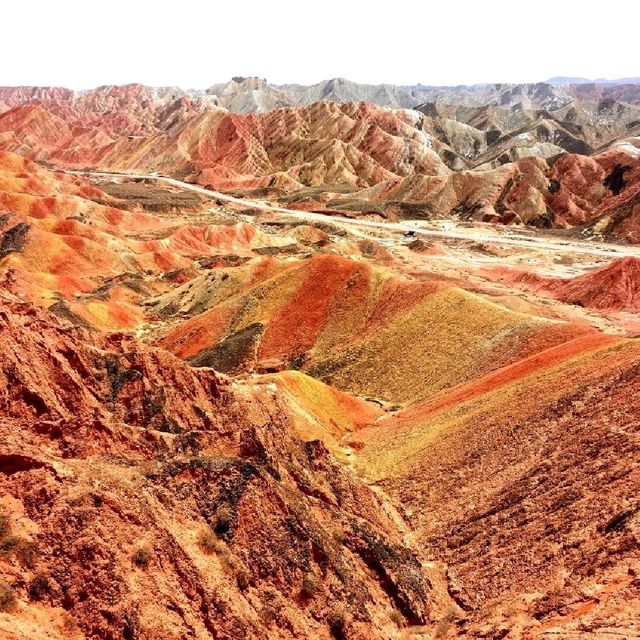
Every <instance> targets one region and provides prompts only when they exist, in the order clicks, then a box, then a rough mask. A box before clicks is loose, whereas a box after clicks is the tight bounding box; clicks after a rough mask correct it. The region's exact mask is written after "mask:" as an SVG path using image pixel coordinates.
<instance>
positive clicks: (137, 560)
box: [131, 545, 153, 567]
mask: <svg viewBox="0 0 640 640" xmlns="http://www.w3.org/2000/svg"><path fill="white" fill-rule="evenodd" d="M152 555H153V554H152V552H151V549H150V548H149V547H148V546H147V545H142V546H141V547H138V548H137V549H136V550H135V551H134V552H133V555H132V556H131V559H132V560H133V564H135V565H136V567H147V566H149V563H150V562H151V556H152Z"/></svg>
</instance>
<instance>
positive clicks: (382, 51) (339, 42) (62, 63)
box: [0, 0, 640, 90]
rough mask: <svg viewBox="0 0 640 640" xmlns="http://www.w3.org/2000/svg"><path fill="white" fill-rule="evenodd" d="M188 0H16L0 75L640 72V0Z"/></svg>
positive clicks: (198, 82)
mask: <svg viewBox="0 0 640 640" xmlns="http://www.w3.org/2000/svg"><path fill="white" fill-rule="evenodd" d="M360 6H362V9H360V8H359V7H360ZM179 8H180V10H179V11H178V10H176V9H175V6H174V7H173V8H172V10H171V11H167V10H166V9H165V8H164V7H163V6H162V5H159V4H157V3H152V2H150V1H148V0H141V1H138V2H135V3H133V2H125V1H124V0H113V1H112V2H110V3H109V5H108V7H105V6H104V5H88V4H87V3H83V2H79V1H78V0H61V1H60V2H56V3H49V2H44V1H43V0H36V2H34V3H30V4H29V5H27V4H26V3H24V4H22V5H18V4H12V5H10V6H9V7H7V8H5V15H7V14H8V18H9V19H8V21H7V23H8V24H10V25H13V26H15V28H12V29H8V30H7V33H5V40H4V42H5V44H6V45H7V49H8V50H9V51H11V53H12V58H13V60H14V62H13V63H12V64H11V65H5V67H4V69H3V73H2V74H0V84H1V85H5V86H23V85H32V86H58V87H68V88H70V89H74V90H87V89H92V88H94V87H96V86H101V85H112V84H129V83H141V84H146V85H149V86H178V87H181V88H183V89H205V88H207V87H208V86H210V85H212V84H215V83H220V82H226V81H228V80H229V79H231V77H232V76H258V77H263V78H266V79H267V80H268V81H269V82H270V83H273V84H278V85H280V84H305V85H310V84H316V83H318V82H321V81H322V80H326V79H330V78H347V79H349V80H351V81H354V82H358V83H366V84H382V83H385V84H394V85H415V84H418V83H421V84H423V85H432V86H457V85H473V84H493V83H518V82H542V81H545V80H547V79H549V78H553V77H556V76H560V75H563V76H571V77H580V78H611V79H615V78H624V77H634V76H638V75H640V72H639V71H638V69H637V65H636V62H635V61H636V60H637V58H636V56H635V38H634V33H633V31H634V27H635V24H636V23H637V19H638V18H640V5H638V4H637V3H634V4H632V3H629V5H628V6H627V7H626V12H625V11H624V10H623V11H620V12H616V13H615V15H612V14H613V13H614V12H611V13H610V14H604V15H601V14H598V15H596V14H591V13H590V12H588V11H586V10H585V9H584V6H583V5H581V4H580V5H579V4H578V3H573V2H567V3H559V2H557V1H555V0H554V1H551V0H540V1H539V2H537V3H536V5H535V11H531V10H529V9H528V8H522V7H516V6H514V5H513V3H510V2H507V1H506V0H487V2H485V3H482V5H480V4H479V3H471V2H458V3H456V5H455V6H453V5H450V6H430V5H428V4H424V5H417V6H416V5H415V3H412V2H409V1H407V0H399V1H398V2H396V3H394V5H393V7H391V8H385V9H384V10H380V9H378V8H376V7H372V6H371V5H367V4H364V3H344V2H342V3H341V2H338V1H337V0H327V1H326V2H325V3H323V4H322V6H321V7H316V8H311V9H309V8H307V9H302V8H301V5H300V4H299V3H296V2H292V1H290V0H279V1H276V2H271V3H268V4H267V3H259V2H256V1H249V2H245V3H243V5H242V7H241V8H240V9H236V8H235V6H233V5H221V6H216V5H213V6H211V5H207V4H204V3H201V2H196V1H194V0H185V1H184V2H182V3H181V4H180V5H179ZM25 34H28V35H27V36H25ZM554 40H555V42H554Z"/></svg>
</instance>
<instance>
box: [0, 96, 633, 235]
mask: <svg viewBox="0 0 640 640" xmlns="http://www.w3.org/2000/svg"><path fill="white" fill-rule="evenodd" d="M143 89H145V88H141V87H137V86H135V85H132V86H129V87H118V88H104V95H102V94H101V95H100V96H97V95H96V96H92V100H91V101H89V100H88V98H87V97H86V96H85V98H86V103H87V104H88V105H89V106H85V109H87V111H85V112H82V111H81V110H80V109H79V108H78V107H73V108H69V109H62V108H55V109H52V108H50V107H49V106H47V104H45V103H44V102H41V103H39V104H35V103H34V104H27V105H20V106H16V107H14V108H13V109H10V110H8V111H6V112H5V113H4V114H1V115H0V148H2V149H5V150H9V151H15V152H18V153H20V154H22V155H25V156H27V157H29V158H31V159H34V160H38V161H41V162H47V163H50V164H53V165H55V166H62V167H70V168H86V167H94V168H102V169H108V170H112V171H136V172H143V173H145V172H146V173H148V172H157V171H160V172H163V173H168V174H171V175H174V176H178V177H183V178H186V179H188V180H191V181H197V182H199V183H200V184H203V185H206V186H210V187H213V188H214V189H218V190H222V191H230V192H233V193H237V194H241V195H242V194H246V195H250V196H256V195H257V196H267V197H270V198H272V199H273V198H278V199H279V200H280V202H281V203H283V204H285V205H287V206H295V207H298V208H303V209H312V210H328V211H337V212H350V215H374V216H383V217H391V218H403V217H422V218H432V217H436V218H443V217H450V216H454V217H461V218H463V219H472V220H479V221H485V222H502V223H507V224H509V223H524V224H529V225H533V226H542V227H560V228H573V227H584V228H585V232H586V233H588V234H593V235H598V236H603V237H605V238H615V239H621V240H625V241H630V242H637V241H638V240H637V236H638V221H637V184H638V170H637V167H638V163H639V160H638V158H640V151H639V148H640V147H639V144H638V137H637V136H634V135H631V136H629V134H633V133H638V126H640V125H639V123H640V117H638V113H637V111H638V107H637V106H632V105H628V104H623V103H617V102H615V101H612V100H609V99H606V100H603V101H600V102H598V103H576V102H574V103H571V104H569V105H567V106H564V107H561V108H558V109H556V110H555V111H540V110H538V111H527V110H523V109H522V107H518V108H517V109H512V108H507V107H481V108H470V107H463V106H447V105H444V106H443V105H439V104H437V103H430V104H428V105H423V106H422V107H419V108H420V109H422V110H423V111H424V112H425V113H423V114H421V113H420V112H417V111H411V110H404V109H403V110H397V109H395V110H389V109H384V108H382V107H378V106H375V105H372V104H368V103H363V102H357V103H355V102H350V103H344V104H341V105H340V104H337V103H335V102H329V101H326V100H325V101H323V102H318V103H315V104H313V105H311V106H308V107H295V108H294V107H286V108H281V109H276V110H274V111H271V112H268V113H264V114H253V115H239V114H233V113H229V112H228V111H226V110H224V109H220V108H217V107H213V108H210V107H206V106H204V104H203V103H199V104H198V105H196V104H194V103H193V102H192V100H191V98H185V97H177V98H176V95H175V92H171V91H170V90H166V91H162V92H161V91H160V90H157V91H155V93H153V92H151V91H150V90H149V91H148V92H147V91H146V90H144V91H143ZM87 95H88V94H87ZM173 98H176V100H175V101H173V102H172V101H171V100H172V99H173ZM153 100H156V102H153ZM100 109H108V111H106V112H101V111H100ZM141 114H142V115H141ZM152 121H153V122H152ZM607 145H609V146H607ZM597 149H601V150H600V151H597V152H595V151H596V150H597ZM564 151H573V152H574V153H564ZM575 152H578V153H575ZM585 154H592V155H585Z"/></svg>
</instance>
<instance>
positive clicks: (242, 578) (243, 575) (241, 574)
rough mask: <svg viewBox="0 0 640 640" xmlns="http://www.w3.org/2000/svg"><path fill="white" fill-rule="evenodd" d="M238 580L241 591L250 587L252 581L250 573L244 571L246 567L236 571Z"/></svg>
mask: <svg viewBox="0 0 640 640" xmlns="http://www.w3.org/2000/svg"><path fill="white" fill-rule="evenodd" d="M236 582H237V584H238V589H240V591H246V590H247V589H248V588H249V583H250V581H249V574H248V573H247V572H246V571H244V569H240V571H238V573H236Z"/></svg>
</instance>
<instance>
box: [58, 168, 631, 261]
mask: <svg viewBox="0 0 640 640" xmlns="http://www.w3.org/2000/svg"><path fill="white" fill-rule="evenodd" d="M63 172H64V173H71V174H76V175H84V176H94V177H105V178H106V177H113V178H129V179H134V180H155V181H156V182H164V183H165V184H169V185H172V186H174V187H178V188H180V189H185V190H187V191H194V192H195V193H200V194H202V195H205V196H208V197H210V198H216V199H218V200H223V201H225V202H232V203H234V204H238V205H241V206H242V207H244V208H245V209H256V210H260V211H271V212H274V213H279V214H282V215H286V216H290V217H292V218H297V219H300V220H316V221H321V222H329V223H332V224H339V225H347V226H353V227H370V228H376V229H385V230H387V231H395V232H398V233H406V232H407V231H411V232H412V233H414V234H415V235H416V236H427V237H432V238H433V237H435V238H448V239H455V240H467V241H473V242H484V243H492V244H502V245H515V246H520V247H526V248H528V249H536V250H540V251H553V252H562V253H580V254H586V255H594V256H605V257H610V258H624V257H634V258H640V247H635V246H626V245H617V244H612V243H607V242H588V241H579V240H562V241H558V240H556V239H555V238H549V237H547V236H544V235H541V234H539V235H537V236H527V235H521V234H511V235H509V236H504V237H503V236H500V235H496V234H492V233H474V235H473V236H470V235H469V234H467V233H464V232H462V231H454V230H439V229H424V228H421V227H415V226H412V225H408V224H406V223H401V222H374V221H372V220H353V219H351V218H340V217H337V216H330V215H327V214H323V213H312V212H310V211H296V210H294V209H284V208H282V207H276V206H273V205H270V204H264V203H262V202H256V201H255V200H247V199H245V198H235V197H234V196H230V195H227V194H225V193H220V192H219V191H212V190H211V189H205V188H204V187H200V186H198V185H195V184H191V183H189V182H183V181H182V180H176V179H175V178H167V177H165V176H158V175H153V174H144V173H118V172H109V171H71V170H67V171H63Z"/></svg>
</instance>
